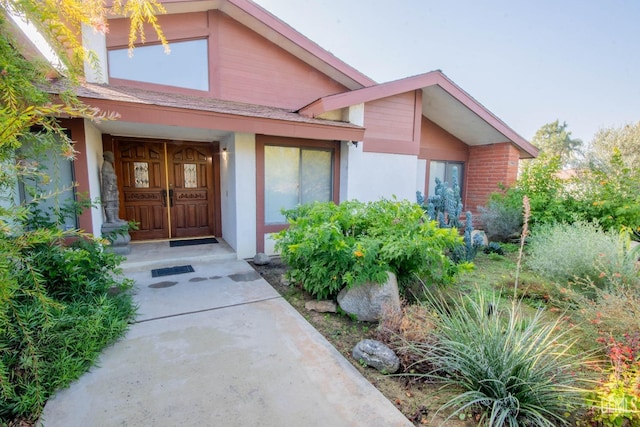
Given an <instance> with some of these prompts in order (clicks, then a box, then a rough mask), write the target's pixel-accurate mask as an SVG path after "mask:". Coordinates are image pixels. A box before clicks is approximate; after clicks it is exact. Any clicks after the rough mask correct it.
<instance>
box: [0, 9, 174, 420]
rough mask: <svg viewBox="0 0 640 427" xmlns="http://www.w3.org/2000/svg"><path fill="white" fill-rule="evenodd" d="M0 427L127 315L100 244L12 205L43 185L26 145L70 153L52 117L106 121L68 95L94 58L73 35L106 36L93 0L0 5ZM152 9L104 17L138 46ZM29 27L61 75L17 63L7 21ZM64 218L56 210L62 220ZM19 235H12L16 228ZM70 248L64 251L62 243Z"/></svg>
mask: <svg viewBox="0 0 640 427" xmlns="http://www.w3.org/2000/svg"><path fill="white" fill-rule="evenodd" d="M0 7H1V8H2V11H1V12H2V13H0V164H1V167H0V198H2V200H0V201H1V202H2V203H0V396H1V398H0V424H4V423H5V422H9V421H11V419H12V418H13V417H16V416H20V417H25V418H28V419H31V420H33V419H34V418H35V417H37V416H38V415H39V412H40V411H41V409H42V406H43V405H44V402H45V401H46V399H47V398H48V397H49V395H50V394H51V393H53V392H54V391H55V390H56V389H57V388H61V387H65V386H67V385H69V383H70V382H71V381H73V380H74V379H76V378H78V377H79V376H80V374H82V373H83V372H84V371H86V369H88V367H89V366H90V365H91V364H92V363H93V362H94V361H95V359H96V357H97V355H98V354H99V352H100V350H101V349H102V348H103V347H104V346H105V345H107V344H108V343H110V342H112V341H113V340H114V339H116V338H117V337H118V336H120V335H121V334H122V333H123V331H124V330H125V329H126V327H127V322H128V320H129V319H130V318H131V316H132V314H133V307H132V302H131V298H130V296H129V295H127V294H126V293H120V292H116V294H115V295H111V293H112V292H111V291H112V290H113V289H114V288H115V289H119V290H124V289H125V288H127V287H128V286H130V284H129V283H128V282H127V281H120V280H116V279H114V276H113V274H114V273H117V268H116V266H117V265H118V263H119V261H120V259H119V258H118V257H116V256H115V255H113V254H111V253H108V252H105V251H104V250H103V242H102V241H98V240H94V239H93V238H92V237H90V236H87V235H83V234H81V233H79V232H77V231H73V230H72V231H68V232H64V231H60V230H58V229H56V228H49V227H51V226H52V225H53V223H55V222H56V219H49V222H47V221H48V220H47V219H45V218H44V215H41V214H42V213H43V212H42V210H41V208H40V207H38V206H37V203H38V201H39V200H40V199H41V198H42V196H38V197H35V198H33V201H34V203H35V204H33V205H32V208H31V209H29V207H26V206H15V199H14V197H13V196H14V195H13V191H14V189H15V188H16V187H17V183H18V182H26V181H27V180H28V179H31V178H35V179H46V178H47V175H46V173H43V172H42V171H40V170H38V165H37V162H35V161H34V160H33V159H30V158H26V157H23V156H21V154H20V151H19V150H20V148H21V146H22V145H23V143H25V142H26V141H30V142H31V143H32V145H34V146H38V145H41V144H45V143H52V144H53V145H52V146H53V148H54V149H55V150H56V152H57V153H60V154H61V155H62V156H63V157H65V158H69V159H70V158H72V157H73V155H74V150H73V144H72V141H71V140H70V139H69V137H68V135H67V133H66V132H65V131H64V129H62V127H61V125H60V123H59V122H58V120H57V117H82V118H86V119H90V120H101V119H113V118H115V114H113V113H109V112H101V111H99V110H98V109H95V108H90V107H88V106H86V105H84V104H82V103H81V102H79V100H78V99H77V98H76V97H75V96H74V95H73V84H76V83H77V82H79V81H80V76H81V74H82V69H83V62H84V61H85V60H88V61H89V62H90V63H92V65H95V57H96V56H95V53H92V52H87V51H85V50H84V49H83V47H82V45H81V43H82V39H83V38H82V37H80V36H79V35H80V34H81V31H80V27H81V25H87V26H88V27H89V28H93V29H95V30H97V31H101V32H106V30H107V28H106V13H107V12H106V9H105V3H104V2H103V1H102V0H90V1H84V0H61V1H53V0H45V1H35V0H25V1H17V0H0ZM160 10H162V8H161V6H160V5H159V4H158V3H157V2H156V1H155V0H140V1H120V0H116V1H115V2H113V3H112V5H111V11H112V12H114V13H116V14H118V13H119V14H122V15H123V16H128V17H130V18H131V33H130V34H131V35H132V37H131V38H130V40H129V44H130V47H133V43H134V41H135V38H136V37H139V38H140V39H142V40H143V41H144V32H143V28H144V25H143V24H144V23H145V22H147V23H150V24H151V26H152V27H153V28H154V29H155V30H156V32H158V36H159V38H160V40H161V41H163V42H166V40H164V36H163V35H162V33H161V32H160V31H159V28H158V26H157V19H156V17H155V13H156V12H158V11H160ZM8 14H12V15H13V16H17V17H21V18H24V19H25V20H26V21H28V22H30V23H32V24H34V25H35V26H36V27H37V28H38V29H39V31H40V32H41V33H42V34H43V35H44V37H45V39H46V40H47V41H48V42H49V44H50V45H51V46H52V48H53V50H54V51H55V52H56V53H57V54H58V58H59V59H60V60H61V63H62V66H60V67H59V68H57V69H55V68H54V66H52V65H51V64H48V63H45V62H40V61H37V60H35V59H34V58H31V57H28V58H25V57H24V56H23V54H25V53H28V52H22V51H21V50H20V49H21V48H22V47H23V46H22V45H21V44H20V43H18V42H17V41H16V40H14V38H13V36H12V33H11V30H10V29H11V27H10V26H9V25H8V23H7V19H8V17H7V15H8ZM52 77H63V78H64V79H65V80H67V81H69V82H70V84H71V86H69V88H68V89H69V90H68V91H62V92H60V93H59V94H58V96H57V97H56V98H54V97H53V96H52V95H50V94H48V93H46V92H45V91H44V90H43V87H44V86H45V85H46V84H47V82H48V81H49V80H50V78H52ZM73 213H74V212H73V211H68V212H66V211H60V212H56V214H60V215H62V216H64V215H66V214H73ZM21 224H22V225H26V227H20V225H21ZM72 240H75V243H73V244H71V245H70V246H67V245H65V242H69V241H72Z"/></svg>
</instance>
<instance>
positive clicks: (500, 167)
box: [465, 142, 520, 222]
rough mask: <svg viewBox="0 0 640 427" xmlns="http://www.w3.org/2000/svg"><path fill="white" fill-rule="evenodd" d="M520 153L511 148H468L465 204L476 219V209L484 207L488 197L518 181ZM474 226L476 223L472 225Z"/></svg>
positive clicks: (501, 146)
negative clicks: (501, 187) (502, 186)
mask: <svg viewBox="0 0 640 427" xmlns="http://www.w3.org/2000/svg"><path fill="white" fill-rule="evenodd" d="M519 158H520V156H519V152H518V149H517V148H515V147H514V146H513V145H512V144H509V143H506V142H504V143H500V144H492V145H476V146H469V162H468V163H467V169H466V171H465V173H466V204H465V210H470V211H471V212H472V213H473V215H474V216H475V217H476V218H477V215H478V206H484V205H485V204H486V203H487V200H488V199H489V195H490V194H491V193H493V192H495V191H498V190H499V189H500V187H499V185H500V184H503V185H505V186H510V185H512V184H513V183H515V182H516V179H517V178H518V162H519ZM474 222H475V221H474Z"/></svg>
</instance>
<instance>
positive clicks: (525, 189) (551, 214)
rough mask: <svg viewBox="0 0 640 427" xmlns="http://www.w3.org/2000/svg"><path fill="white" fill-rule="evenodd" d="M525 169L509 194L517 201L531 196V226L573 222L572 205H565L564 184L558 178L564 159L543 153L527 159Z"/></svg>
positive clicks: (523, 168)
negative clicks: (535, 157)
mask: <svg viewBox="0 0 640 427" xmlns="http://www.w3.org/2000/svg"><path fill="white" fill-rule="evenodd" d="M527 162H528V163H525V164H524V165H523V167H522V170H521V173H520V177H519V178H518V181H517V183H516V187H515V189H514V190H512V192H513V193H514V194H512V195H509V196H511V197H514V198H515V199H516V200H522V197H523V196H525V195H526V196H528V197H529V202H530V203H531V225H532V227H535V226H537V225H538V224H553V223H557V222H573V221H574V219H575V217H574V214H573V209H572V206H571V205H570V204H569V203H566V202H565V200H567V193H566V187H565V182H564V181H563V180H562V179H561V178H560V177H559V172H560V170H561V166H562V165H561V160H560V157H559V156H552V157H547V156H546V155H544V154H542V155H541V156H540V157H538V158H537V159H535V160H528V161H527Z"/></svg>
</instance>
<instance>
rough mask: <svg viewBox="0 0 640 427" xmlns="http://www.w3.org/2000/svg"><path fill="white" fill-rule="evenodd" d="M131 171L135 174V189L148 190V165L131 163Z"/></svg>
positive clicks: (145, 163)
mask: <svg viewBox="0 0 640 427" xmlns="http://www.w3.org/2000/svg"><path fill="white" fill-rule="evenodd" d="M133 169H134V173H135V184H134V185H135V187H136V188H149V163H147V162H133Z"/></svg>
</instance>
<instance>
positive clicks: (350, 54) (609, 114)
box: [254, 0, 640, 143]
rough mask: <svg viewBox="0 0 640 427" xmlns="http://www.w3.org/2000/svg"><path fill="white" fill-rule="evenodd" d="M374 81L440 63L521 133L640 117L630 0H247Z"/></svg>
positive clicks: (579, 132)
mask: <svg viewBox="0 0 640 427" xmlns="http://www.w3.org/2000/svg"><path fill="white" fill-rule="evenodd" d="M254 1H255V2H256V3H258V4H259V5H261V6H262V7H263V8H265V9H267V10H268V11H269V12H271V13H272V14H274V15H275V16H277V17H278V18H280V19H281V20H283V21H285V22H286V23H288V24H289V25H290V26H292V27H293V28H294V29H296V30H297V31H299V32H301V33H302V34H304V35H305V36H307V37H308V38H310V39H311V40H313V41H314V42H316V43H317V44H319V45H320V46H321V47H323V48H324V49H326V50H328V51H330V52H331V53H332V54H333V55H335V56H337V57H338V58H340V59H341V60H343V61H344V62H346V63H347V64H349V65H351V66H352V67H354V68H356V69H358V70H359V71H360V72H362V73H364V74H365V75H367V76H369V77H371V78H372V79H374V80H375V81H377V82H380V83H382V82H386V81H391V80H396V79H400V78H403V77H408V76H412V75H416V74H422V73H425V72H428V71H432V70H436V69H439V70H442V72H444V73H445V74H446V75H447V76H448V77H449V78H451V79H452V80H453V81H454V82H455V83H456V84H458V85H459V86H460V87H462V89H464V90H465V91H467V92H468V93H469V94H470V95H471V96H473V97H474V98H475V99H476V100H477V101H479V102H480V103H481V104H483V105H484V106H485V107H486V108H488V109H489V110H490V111H491V112H492V113H494V114H495V115H497V116H498V117H499V118H500V119H502V120H503V121H504V122H506V123H507V125H509V126H510V127H511V128H512V129H514V130H515V131H516V132H518V133H519V134H520V135H521V136H523V137H525V138H526V139H528V140H531V138H532V137H533V136H534V135H535V132H536V130H537V129H539V128H540V127H541V126H542V125H544V124H546V123H549V122H552V121H554V120H556V119H559V120H560V122H566V123H567V125H568V130H569V131H571V132H572V136H573V137H574V138H580V139H582V140H583V141H584V142H585V143H589V142H590V141H591V140H592V139H593V136H594V134H595V133H596V132H597V131H598V130H599V129H601V128H607V127H612V126H615V127H619V126H622V125H624V124H627V123H635V122H637V121H639V120H640V0H531V1H525V0H438V1H436V0H254Z"/></svg>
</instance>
